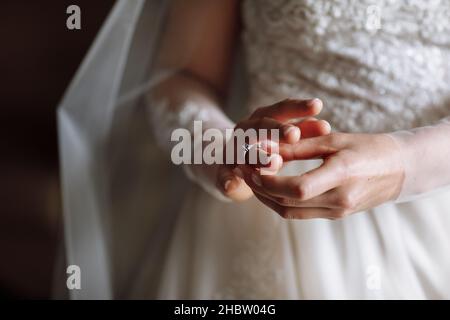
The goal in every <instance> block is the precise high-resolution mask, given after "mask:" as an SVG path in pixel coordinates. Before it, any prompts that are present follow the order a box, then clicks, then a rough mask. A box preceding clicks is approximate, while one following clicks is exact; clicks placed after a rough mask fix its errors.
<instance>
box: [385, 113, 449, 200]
mask: <svg viewBox="0 0 450 320" xmlns="http://www.w3.org/2000/svg"><path fill="white" fill-rule="evenodd" d="M389 135H390V136H391V137H392V138H393V139H394V140H395V141H396V142H397V144H398V146H399V149H400V153H401V157H402V160H403V164H404V169H405V176H404V181H403V186H402V189H401V192H400V195H399V197H398V199H397V201H398V202H403V201H409V200H413V199H415V198H417V197H419V196H421V195H426V194H428V193H430V192H432V191H435V190H437V189H440V188H442V187H445V186H449V185H450V117H447V118H445V119H443V120H441V121H439V122H438V123H436V124H435V125H431V126H426V127H421V128H416V129H413V130H408V131H398V132H394V133H391V134H389Z"/></svg>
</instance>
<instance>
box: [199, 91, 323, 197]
mask: <svg viewBox="0 0 450 320" xmlns="http://www.w3.org/2000/svg"><path fill="white" fill-rule="evenodd" d="M321 110H322V101H321V100H319V99H310V100H297V99H286V100H282V101H280V102H278V103H275V104H273V105H270V106H267V107H261V108H258V109H256V110H255V111H254V112H253V113H252V114H251V115H250V116H249V117H248V118H245V119H243V120H242V121H240V122H238V124H237V125H236V127H235V130H236V129H243V130H244V131H245V130H247V129H251V128H252V129H255V130H256V131H257V132H258V130H259V129H267V130H270V129H278V130H279V133H280V134H279V137H280V141H279V142H280V143H289V144H291V143H296V142H298V140H299V139H300V137H304V138H307V137H315V136H321V135H326V134H328V133H330V125H329V124H328V122H326V121H324V120H317V119H315V118H312V117H314V116H316V115H318V114H319V113H320V111H321ZM299 118H303V119H302V120H298V119H299ZM295 119H297V120H298V121H295ZM292 120H294V121H293V122H292ZM235 141H236V139H233V142H235ZM230 142H231V140H230ZM230 145H231V146H232V147H233V148H234V149H235V150H234V154H235V155H237V154H238V152H243V149H242V146H237V145H236V143H231V144H230V143H228V144H227V145H226V146H225V147H224V154H226V148H227V147H230ZM269 145H270V143H269ZM266 151H269V153H270V148H269V150H267V149H266ZM270 160H271V163H270V166H271V167H272V168H275V169H276V170H278V169H279V168H281V166H282V163H283V161H282V159H281V157H280V156H279V155H277V154H274V155H273V156H271V158H270ZM224 163H225V161H224ZM206 166H207V167H209V168H205V169H206V170H208V171H210V175H211V176H212V177H214V179H215V185H216V186H217V188H218V189H219V191H220V192H221V193H222V194H223V195H224V196H225V197H227V198H229V199H231V200H233V201H244V200H247V199H248V198H250V197H251V196H252V195H253V192H252V190H251V189H250V188H249V187H248V185H247V184H246V183H245V181H244V180H243V178H242V177H243V175H242V172H240V169H239V168H238V167H237V165H236V162H235V163H234V164H215V165H209V166H208V165H206Z"/></svg>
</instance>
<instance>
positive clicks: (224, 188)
mask: <svg viewBox="0 0 450 320" xmlns="http://www.w3.org/2000/svg"><path fill="white" fill-rule="evenodd" d="M239 170H240V169H238V168H235V169H234V170H233V169H232V168H230V167H228V166H220V167H219V170H218V174H217V187H218V188H219V190H220V191H221V192H222V194H223V195H224V196H226V197H227V198H229V199H231V200H233V201H245V200H247V199H249V198H250V197H251V196H252V195H253V192H252V190H251V189H250V187H249V186H248V185H247V184H246V183H245V181H244V179H242V178H241V177H239V176H238V175H237V174H236V172H239Z"/></svg>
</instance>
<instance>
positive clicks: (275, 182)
mask: <svg viewBox="0 0 450 320" xmlns="http://www.w3.org/2000/svg"><path fill="white" fill-rule="evenodd" d="M346 180H347V172H346V168H345V166H342V165H339V164H338V161H337V160H334V159H333V160H330V161H328V160H327V161H325V162H324V163H323V164H322V165H321V166H320V167H318V168H316V169H314V170H311V171H308V172H306V173H304V174H302V175H300V176H294V177H292V176H290V177H288V176H275V175H273V176H269V175H258V174H253V175H252V181H253V182H254V183H255V184H257V185H259V186H260V187H262V188H264V190H265V191H266V192H267V193H268V194H270V195H273V196H278V197H287V198H294V199H297V200H301V201H305V200H309V199H311V198H314V197H317V196H318V195H321V194H323V193H325V192H327V191H328V190H331V189H334V188H337V187H338V186H340V185H342V184H344V183H345V182H346Z"/></svg>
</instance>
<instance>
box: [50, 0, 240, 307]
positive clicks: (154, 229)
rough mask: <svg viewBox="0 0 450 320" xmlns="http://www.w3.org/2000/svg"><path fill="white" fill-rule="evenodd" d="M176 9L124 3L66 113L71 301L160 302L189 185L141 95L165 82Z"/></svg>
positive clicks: (62, 116)
mask: <svg viewBox="0 0 450 320" xmlns="http://www.w3.org/2000/svg"><path fill="white" fill-rule="evenodd" d="M170 3H171V2H170V1H162V0H147V1H145V0H118V1H117V2H116V4H115V6H114V7H113V9H112V11H111V13H110V14H109V16H108V18H107V20H106V21H105V23H104V25H103V27H102V28H101V30H100V32H99V34H98V36H97V38H96V40H95V41H94V43H93V45H92V47H91V49H90V50H89V52H88V54H87V56H86V57H85V59H84V61H83V63H82V65H81V67H80V68H79V70H78V72H77V73H76V76H75V77H74V79H73V81H72V83H71V84H70V86H69V88H68V89H67V91H66V94H65V96H64V98H63V100H62V102H61V104H60V106H59V109H58V130H59V147H60V160H61V172H62V190H63V211H64V231H65V232H64V234H65V242H66V258H67V265H77V266H79V267H80V269H81V290H71V291H70V295H71V298H75V299H110V298H129V297H136V298H143V297H145V298H152V297H154V296H155V292H156V290H157V279H158V276H159V274H160V271H161V270H160V268H161V263H160V261H161V260H162V257H163V255H164V252H165V246H166V245H167V243H168V237H170V234H171V232H170V230H171V228H172V225H173V222H174V219H175V218H176V214H177V211H178V207H179V206H180V205H181V204H182V202H183V201H182V199H183V194H184V191H185V190H186V188H187V187H188V185H189V182H188V181H187V180H186V179H185V178H184V175H183V172H182V170H181V169H180V168H177V167H175V166H174V165H172V164H171V162H170V159H169V158H168V156H167V155H165V154H163V153H162V152H160V150H159V149H157V147H156V143H155V141H154V138H153V135H152V132H151V128H150V121H148V117H149V115H148V114H147V113H148V106H146V105H145V103H144V101H143V97H142V95H143V94H144V93H146V92H147V91H148V90H150V88H151V87H152V86H153V85H154V84H155V83H156V82H157V81H158V80H157V79H158V75H160V72H151V70H152V68H151V67H152V61H153V59H154V57H155V52H156V48H157V47H158V40H159V39H160V37H161V35H162V34H163V33H164V21H165V16H166V13H167V10H168V7H169V5H170ZM187 54H189V53H187ZM180 68H181V65H180ZM237 70H241V68H239V67H238V68H237ZM175 71H176V70H171V72H175ZM235 77H236V75H235ZM237 77H238V78H239V79H242V77H240V76H237ZM233 83H234V85H233V87H236V88H244V87H245V86H243V85H241V82H240V81H233ZM233 91H234V92H236V91H237V90H235V89H233ZM234 96H235V97H237V98H232V99H230V100H229V101H228V103H229V104H230V105H238V104H236V103H233V100H234V99H242V94H241V93H237V94H234ZM168 191H170V194H171V195H173V194H176V196H177V201H173V199H171V198H169V197H168V196H165V195H166V194H169V192H168Z"/></svg>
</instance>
